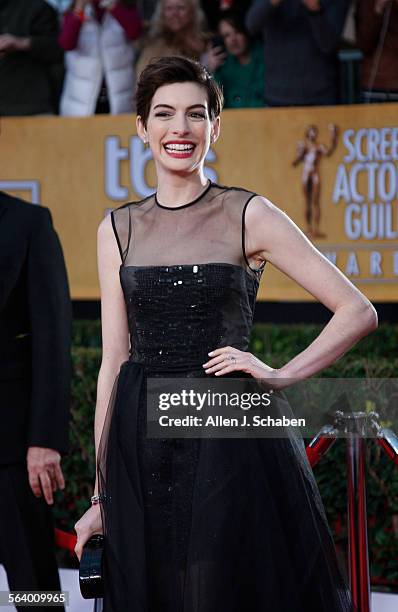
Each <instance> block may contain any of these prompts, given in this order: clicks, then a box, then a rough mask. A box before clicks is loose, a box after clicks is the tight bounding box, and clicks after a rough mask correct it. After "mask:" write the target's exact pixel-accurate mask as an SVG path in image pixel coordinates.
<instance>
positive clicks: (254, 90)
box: [214, 42, 266, 108]
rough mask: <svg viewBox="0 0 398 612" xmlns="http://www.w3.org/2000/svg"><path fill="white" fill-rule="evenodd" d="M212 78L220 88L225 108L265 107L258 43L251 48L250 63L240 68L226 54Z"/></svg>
mask: <svg viewBox="0 0 398 612" xmlns="http://www.w3.org/2000/svg"><path fill="white" fill-rule="evenodd" d="M214 78H215V79H216V81H217V83H218V84H219V85H221V86H222V88H223V92H224V98H225V108H258V107H261V106H266V104H265V96H264V50H263V48H262V45H261V44H260V43H258V42H256V43H253V45H252V46H251V57H250V62H249V63H248V64H246V65H244V66H242V65H241V64H240V63H239V62H238V60H237V59H236V57H235V56H234V55H231V54H229V53H228V56H227V59H226V60H225V62H224V64H223V65H222V66H220V67H219V68H218V69H217V70H216V72H215V74H214Z"/></svg>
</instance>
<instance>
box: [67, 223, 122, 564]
mask: <svg viewBox="0 0 398 612" xmlns="http://www.w3.org/2000/svg"><path fill="white" fill-rule="evenodd" d="M97 244H98V276H99V283H100V290H101V324H102V361H101V367H100V371H99V375H98V383H97V403H96V409H95V421H94V438H95V455H96V458H97V456H98V447H99V444H100V441H101V434H102V429H103V426H104V422H105V417H106V412H107V407H108V403H109V400H110V397H111V393H112V388H113V385H114V382H115V378H116V376H117V375H118V373H119V369H120V366H121V364H122V363H123V362H124V361H126V360H127V359H128V356H129V333H128V324H127V314H126V307H125V302H124V297H123V291H122V288H121V285H120V280H119V268H120V255H119V250H118V246H117V242H116V238H115V235H114V233H113V229H112V224H111V218H110V215H108V216H107V217H106V218H105V219H104V220H103V221H102V223H101V224H100V226H99V229H98V242H97ZM97 493H98V482H97V478H96V481H95V487H94V494H95V495H96V494H97ZM75 530H76V533H77V544H76V547H75V552H76V555H77V556H78V558H79V559H80V557H81V553H82V548H83V546H84V544H85V543H86V542H87V540H88V539H89V538H90V537H91V536H92V535H93V534H94V533H101V532H102V523H101V514H100V506H99V504H97V505H95V506H92V507H91V508H89V509H88V510H87V512H86V513H85V514H84V515H83V516H82V517H81V519H80V520H79V521H78V522H77V523H76V525H75Z"/></svg>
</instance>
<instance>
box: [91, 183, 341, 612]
mask: <svg viewBox="0 0 398 612" xmlns="http://www.w3.org/2000/svg"><path fill="white" fill-rule="evenodd" d="M254 196H255V194H254V193H252V192H249V191H247V190H245V189H240V188H234V187H223V186H220V185H217V184H215V183H212V182H209V184H208V185H207V187H206V189H204V191H203V192H202V194H201V195H200V196H199V197H198V198H197V199H195V200H194V201H192V202H189V203H187V204H185V205H182V206H177V207H167V206H164V205H162V204H161V203H160V202H159V201H158V200H157V197H156V194H154V195H152V196H150V197H148V198H146V199H144V200H142V201H139V202H133V203H129V204H126V205H124V206H121V207H120V208H118V209H116V210H114V211H113V212H112V213H111V215H112V225H113V229H114V232H115V237H116V240H117V243H118V247H119V251H120V255H121V266H120V282H121V285H122V288H123V293H124V298H125V303H126V309H127V315H128V323H129V331H130V342H131V349H130V357H129V360H128V361H126V362H125V363H124V364H123V365H122V366H121V368H120V372H119V375H118V377H117V380H116V382H115V385H114V389H113V392H112V397H111V401H110V404H109V408H108V411H107V415H106V419H105V424H104V428H103V432H102V436H101V441H100V445H99V450H98V456H97V469H98V477H99V490H100V493H104V494H106V496H107V499H106V500H105V502H104V503H103V504H102V505H101V509H102V520H103V528H104V534H105V566H104V579H105V595H104V599H103V609H104V612H343V611H344V612H348V611H350V612H352V610H353V606H352V604H351V598H350V593H349V590H348V588H347V585H346V582H345V580H344V578H343V574H342V573H341V569H340V567H339V564H338V560H337V557H336V553H335V549H334V544H333V540H332V537H331V533H330V530H329V526H328V524H327V520H326V517H325V513H324V509H323V506H322V501H321V499H320V495H319V491H318V489H317V486H316V483H315V481H314V477H313V474H312V471H311V468H310V466H309V463H308V461H307V458H306V455H305V449H304V444H303V441H302V440H301V439H300V440H299V439H297V438H287V439H274V438H272V439H270V438H268V439H259V438H257V439H243V438H242V439H240V438H234V439H231V438H229V439H220V438H212V439H204V438H188V439H186V438H171V439H170V438H169V439H151V438H147V437H146V400H145V381H146V379H147V377H156V376H161V377H168V376H169V377H176V376H178V377H179V378H181V377H188V378H189V377H193V378H195V377H206V376H208V375H207V374H206V373H205V372H204V369H203V368H202V364H203V363H205V362H206V361H208V359H209V357H208V352H209V351H210V350H213V349H215V348H217V347H223V346H233V347H236V348H238V349H240V350H243V351H246V350H247V349H248V343H249V336H250V330H251V326H252V321H253V311H254V305H255V300H256V293H257V289H258V286H259V281H260V277H261V273H262V270H263V267H264V264H265V262H264V263H263V265H262V266H261V267H260V268H258V269H254V268H253V267H251V266H250V263H249V261H248V259H247V256H246V254H245V212H246V209H247V206H248V205H249V203H250V201H251V199H252V198H253V197H254Z"/></svg>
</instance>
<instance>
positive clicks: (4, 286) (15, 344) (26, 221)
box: [0, 192, 71, 610]
mask: <svg viewBox="0 0 398 612" xmlns="http://www.w3.org/2000/svg"><path fill="white" fill-rule="evenodd" d="M70 336H71V303H70V298H69V289H68V281H67V276H66V270H65V263H64V258H63V254H62V249H61V246H60V243H59V240H58V237H57V234H56V233H55V231H54V229H53V227H52V222H51V215H50V212H49V210H48V209H46V208H43V207H41V206H34V205H32V204H27V203H25V202H23V201H21V200H18V199H16V198H13V197H11V196H9V195H7V194H5V193H3V192H0V563H2V564H3V565H4V567H5V569H6V572H7V576H8V582H9V586H10V590H38V591H40V590H59V589H60V584H59V577H58V568H57V564H56V560H55V556H54V527H53V522H52V514H51V509H50V507H49V505H51V504H52V503H53V493H54V491H55V490H56V489H58V488H60V489H63V488H64V486H65V485H64V478H63V474H62V469H61V466H60V459H61V455H62V454H64V453H66V452H67V448H68V422H69V386H70V370H71V368H70ZM21 609H25V608H21ZM26 609H27V610H28V609H29V610H32V609H33V608H26ZM38 609H39V608H38ZM40 609H41V608H40Z"/></svg>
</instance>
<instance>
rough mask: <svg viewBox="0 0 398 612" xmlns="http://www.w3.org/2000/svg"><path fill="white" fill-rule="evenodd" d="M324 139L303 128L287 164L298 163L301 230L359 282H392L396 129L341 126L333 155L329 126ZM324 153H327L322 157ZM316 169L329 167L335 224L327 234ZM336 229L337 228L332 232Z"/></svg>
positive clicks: (396, 261) (397, 189)
mask: <svg viewBox="0 0 398 612" xmlns="http://www.w3.org/2000/svg"><path fill="white" fill-rule="evenodd" d="M328 129H329V135H330V140H329V143H327V144H324V143H320V142H318V128H317V126H315V125H310V126H308V127H307V129H306V132H305V139H304V141H300V142H298V143H297V153H296V157H295V159H294V160H293V162H292V163H293V166H298V165H299V164H302V173H301V186H302V192H303V201H304V213H305V224H306V227H305V233H306V234H307V236H308V237H309V238H320V239H326V238H328V239H332V240H333V244H325V242H324V241H323V240H322V242H320V243H319V244H318V245H317V246H318V248H319V249H320V250H321V251H322V252H324V254H325V255H326V256H327V257H328V259H330V260H331V261H332V262H333V263H335V264H336V265H337V264H338V265H339V267H340V268H342V269H343V271H344V272H345V273H346V274H347V275H348V276H353V277H358V279H359V280H360V281H361V282H373V283H391V282H393V283H396V282H397V279H398V243H397V238H398V128H396V127H383V128H360V129H353V128H350V129H346V130H344V131H343V132H342V134H341V141H342V144H343V145H344V149H343V154H342V157H341V158H340V159H338V158H336V147H337V144H338V141H339V130H338V128H337V126H336V125H334V124H330V125H329V128H328ZM325 157H332V160H331V161H330V162H328V163H329V164H330V165H328V164H326V165H325V163H324V162H323V161H322V160H324V158H325ZM321 169H322V172H331V171H332V172H334V175H333V188H332V194H331V202H330V204H331V206H334V207H336V208H335V211H336V219H341V220H342V221H341V223H340V226H339V227H338V228H337V230H336V226H334V232H335V235H334V236H333V238H331V236H330V234H331V233H333V232H332V230H330V229H329V228H328V233H326V232H325V229H324V228H322V227H321V225H322V223H321V221H322V216H321V207H322V205H325V198H324V196H323V197H322V190H321V186H322V178H321ZM341 206H343V207H344V209H343V211H341V212H342V214H340V211H339V209H341ZM336 232H337V233H336Z"/></svg>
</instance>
